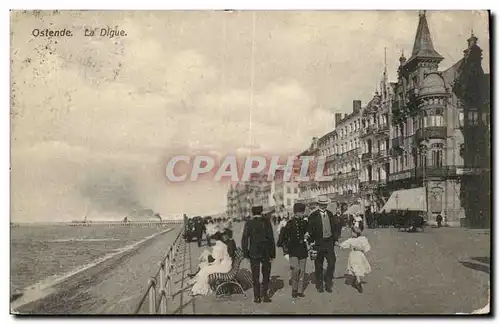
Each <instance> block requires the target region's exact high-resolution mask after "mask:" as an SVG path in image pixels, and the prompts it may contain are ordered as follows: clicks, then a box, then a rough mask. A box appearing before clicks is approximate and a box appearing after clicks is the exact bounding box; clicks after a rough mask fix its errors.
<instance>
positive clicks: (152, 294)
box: [148, 278, 156, 314]
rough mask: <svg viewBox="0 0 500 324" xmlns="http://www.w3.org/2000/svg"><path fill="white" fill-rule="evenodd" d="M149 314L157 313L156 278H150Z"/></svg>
mask: <svg viewBox="0 0 500 324" xmlns="http://www.w3.org/2000/svg"><path fill="white" fill-rule="evenodd" d="M148 286H149V287H150V288H149V314H155V313H156V280H155V279H154V278H151V279H149V283H148Z"/></svg>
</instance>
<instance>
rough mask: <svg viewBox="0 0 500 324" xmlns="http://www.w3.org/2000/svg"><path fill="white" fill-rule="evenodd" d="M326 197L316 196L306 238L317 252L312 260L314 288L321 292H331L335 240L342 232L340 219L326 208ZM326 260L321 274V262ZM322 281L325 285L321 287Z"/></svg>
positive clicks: (335, 259) (334, 260)
mask: <svg viewBox="0 0 500 324" xmlns="http://www.w3.org/2000/svg"><path fill="white" fill-rule="evenodd" d="M328 202H329V200H328V197H326V196H320V197H319V198H318V209H317V210H315V211H314V212H312V213H311V215H309V217H308V230H307V235H306V237H307V240H308V241H309V243H314V245H313V249H314V250H315V251H316V252H317V254H316V258H315V260H314V268H315V271H314V274H315V278H316V289H317V290H318V292H320V293H322V292H323V291H324V289H326V291H327V292H332V285H333V275H334V272H335V262H336V261H337V258H336V256H335V242H337V241H338V240H339V238H340V235H341V233H342V220H341V219H339V218H338V217H336V216H334V215H333V213H332V212H331V211H329V210H327V209H326V208H327V207H328ZM325 258H326V261H327V262H328V264H327V267H326V271H325V274H324V276H323V263H324V261H325ZM323 282H324V283H325V286H324V288H323Z"/></svg>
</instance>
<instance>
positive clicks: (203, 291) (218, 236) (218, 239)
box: [191, 231, 232, 295]
mask: <svg viewBox="0 0 500 324" xmlns="http://www.w3.org/2000/svg"><path fill="white" fill-rule="evenodd" d="M213 238H214V239H215V245H214V247H213V249H212V253H211V254H210V255H209V256H208V265H206V266H203V267H200V270H199V271H198V273H197V274H196V275H195V276H194V278H192V279H191V283H192V284H193V287H192V288H191V294H192V295H208V294H209V293H210V291H211V289H210V285H209V283H208V277H209V276H210V275H211V274H213V273H227V272H229V271H230V270H231V266H232V259H231V257H230V256H229V252H228V249H227V245H226V244H224V242H223V235H222V233H221V232H220V231H217V232H216V233H215V234H214V235H213ZM200 265H201V264H200Z"/></svg>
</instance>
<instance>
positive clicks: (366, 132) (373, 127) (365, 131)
mask: <svg viewBox="0 0 500 324" xmlns="http://www.w3.org/2000/svg"><path fill="white" fill-rule="evenodd" d="M375 131H376V125H368V126H367V127H365V128H362V129H361V136H366V135H370V134H373V133H374V132H375Z"/></svg>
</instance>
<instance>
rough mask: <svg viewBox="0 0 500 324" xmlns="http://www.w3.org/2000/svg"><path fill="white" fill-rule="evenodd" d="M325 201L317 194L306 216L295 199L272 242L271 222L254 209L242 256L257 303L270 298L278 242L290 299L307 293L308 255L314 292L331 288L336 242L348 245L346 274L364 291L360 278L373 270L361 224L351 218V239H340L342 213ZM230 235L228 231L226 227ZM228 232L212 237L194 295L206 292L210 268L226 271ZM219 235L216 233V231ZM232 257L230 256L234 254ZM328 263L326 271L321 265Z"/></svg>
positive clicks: (246, 227) (230, 245)
mask: <svg viewBox="0 0 500 324" xmlns="http://www.w3.org/2000/svg"><path fill="white" fill-rule="evenodd" d="M328 203H329V200H328V198H327V197H325V196H321V197H319V199H318V201H317V206H318V208H317V209H316V210H314V211H313V212H312V213H311V214H310V215H307V214H306V205H305V204H303V203H295V204H294V206H293V214H292V215H291V218H290V219H289V220H286V222H285V223H284V224H282V228H281V229H279V230H278V240H277V242H275V237H274V232H273V225H272V220H271V219H270V218H269V217H265V216H263V207H262V206H254V207H252V218H251V219H249V220H248V221H247V222H246V223H245V225H244V228H243V233H242V238H241V249H242V251H243V255H244V257H245V258H247V259H249V261H250V269H251V273H252V283H253V293H254V302H255V303H261V302H264V303H269V302H271V301H272V300H271V295H272V294H271V292H270V289H269V288H270V287H269V285H270V277H271V268H272V260H273V259H275V258H276V246H278V247H280V248H281V249H282V250H283V254H284V257H285V258H286V259H287V260H288V262H289V266H290V270H291V271H290V275H291V278H290V279H291V280H290V281H291V286H292V298H300V297H305V294H304V289H305V287H304V280H305V274H306V265H307V259H308V258H309V259H311V260H312V261H313V262H314V276H315V285H316V289H317V291H318V292H320V293H323V292H325V291H326V292H329V293H331V292H333V279H334V272H335V264H336V261H337V260H336V255H335V246H338V247H340V248H343V249H350V250H351V252H350V254H349V259H348V262H347V273H348V274H349V275H350V276H352V278H353V283H352V285H353V287H354V288H356V289H357V290H358V291H359V292H362V291H363V290H362V285H361V283H362V281H361V278H362V277H363V276H365V275H366V274H368V273H370V271H371V268H370V264H369V263H368V261H367V259H366V257H365V255H364V253H366V252H368V251H369V250H370V245H369V243H368V240H367V238H366V237H365V236H363V234H362V232H363V222H362V218H361V221H360V219H358V218H355V219H354V220H353V221H352V222H350V223H349V224H348V226H349V227H350V229H351V238H349V239H347V240H346V241H344V242H342V243H339V240H340V238H341V234H342V228H343V226H345V225H346V224H345V222H344V221H343V219H342V217H341V215H340V213H338V212H337V213H336V214H335V215H334V214H333V213H332V212H331V211H330V210H328V209H327V207H328ZM230 232H231V233H232V231H230ZM227 233H229V232H228V229H226V232H224V231H222V232H219V231H218V232H216V233H215V234H214V235H212V238H214V239H215V241H216V244H215V246H214V248H213V250H212V252H210V251H205V252H204V254H202V256H201V257H200V266H199V272H198V273H196V274H194V275H192V276H193V283H194V285H195V286H194V287H193V293H195V294H202V295H206V294H208V293H209V285H208V276H209V275H210V274H211V273H214V272H222V273H225V272H229V271H230V270H231V264H232V257H233V256H232V255H231V252H230V250H232V251H235V250H236V244H235V243H234V240H232V235H231V238H230V239H229V238H228V234H227ZM219 234H220V235H219ZM233 255H234V254H233ZM325 263H326V269H324V265H325Z"/></svg>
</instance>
